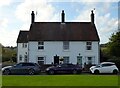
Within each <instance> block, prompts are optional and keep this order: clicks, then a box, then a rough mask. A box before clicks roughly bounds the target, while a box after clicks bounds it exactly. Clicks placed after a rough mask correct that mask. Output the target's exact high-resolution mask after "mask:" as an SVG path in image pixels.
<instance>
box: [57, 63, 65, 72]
mask: <svg viewBox="0 0 120 88" xmlns="http://www.w3.org/2000/svg"><path fill="white" fill-rule="evenodd" d="M65 67H66V65H65V64H62V65H58V66H57V68H56V72H57V73H65V69H66V68H65Z"/></svg>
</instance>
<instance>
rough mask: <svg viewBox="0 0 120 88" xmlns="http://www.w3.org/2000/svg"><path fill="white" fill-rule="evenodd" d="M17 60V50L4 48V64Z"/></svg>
mask: <svg viewBox="0 0 120 88" xmlns="http://www.w3.org/2000/svg"><path fill="white" fill-rule="evenodd" d="M13 57H14V58H16V50H15V49H13V48H10V47H3V48H2V62H4V61H10V60H12V58H13Z"/></svg>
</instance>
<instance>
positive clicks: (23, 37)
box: [17, 31, 29, 43]
mask: <svg viewBox="0 0 120 88" xmlns="http://www.w3.org/2000/svg"><path fill="white" fill-rule="evenodd" d="M28 32H29V31H20V32H19V35H18V38H17V43H27V42H28Z"/></svg>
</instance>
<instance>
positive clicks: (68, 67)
mask: <svg viewBox="0 0 120 88" xmlns="http://www.w3.org/2000/svg"><path fill="white" fill-rule="evenodd" d="M81 71H82V68H81V66H79V65H73V64H60V65H57V66H51V67H48V68H47V69H46V72H47V73H48V74H51V75H52V74H55V73H73V74H77V73H81Z"/></svg>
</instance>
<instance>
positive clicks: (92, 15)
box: [91, 10, 94, 24]
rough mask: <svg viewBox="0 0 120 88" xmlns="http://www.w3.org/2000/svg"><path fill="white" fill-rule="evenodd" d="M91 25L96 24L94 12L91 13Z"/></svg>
mask: <svg viewBox="0 0 120 88" xmlns="http://www.w3.org/2000/svg"><path fill="white" fill-rule="evenodd" d="M91 23H93V24H94V13H93V10H92V11H91Z"/></svg>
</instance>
